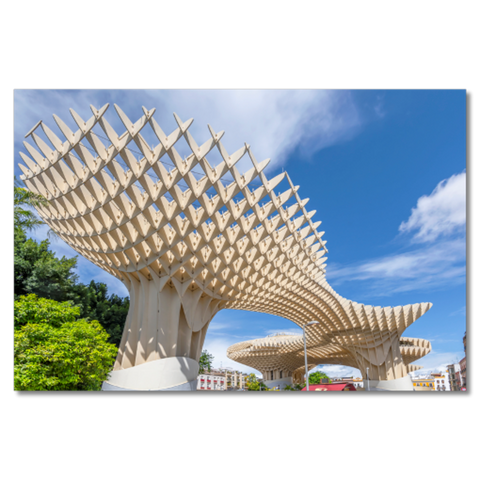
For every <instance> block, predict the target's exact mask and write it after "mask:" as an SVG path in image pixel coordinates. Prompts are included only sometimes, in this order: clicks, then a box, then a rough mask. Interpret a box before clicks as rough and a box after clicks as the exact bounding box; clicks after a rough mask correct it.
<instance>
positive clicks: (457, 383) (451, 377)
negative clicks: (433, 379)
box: [447, 363, 463, 392]
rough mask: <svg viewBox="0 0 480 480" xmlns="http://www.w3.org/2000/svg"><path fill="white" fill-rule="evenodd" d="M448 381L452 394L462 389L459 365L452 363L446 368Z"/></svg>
mask: <svg viewBox="0 0 480 480" xmlns="http://www.w3.org/2000/svg"><path fill="white" fill-rule="evenodd" d="M447 372H448V381H449V382H450V390H452V391H454V392H458V391H460V389H461V388H462V386H463V384H462V376H461V368H460V364H459V363H453V364H452V365H448V366H447Z"/></svg>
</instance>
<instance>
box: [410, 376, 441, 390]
mask: <svg viewBox="0 0 480 480" xmlns="http://www.w3.org/2000/svg"><path fill="white" fill-rule="evenodd" d="M412 382H413V388H414V389H415V391H416V392H433V391H435V379H434V378H433V377H429V376H424V377H423V378H422V377H418V378H413V379H412Z"/></svg>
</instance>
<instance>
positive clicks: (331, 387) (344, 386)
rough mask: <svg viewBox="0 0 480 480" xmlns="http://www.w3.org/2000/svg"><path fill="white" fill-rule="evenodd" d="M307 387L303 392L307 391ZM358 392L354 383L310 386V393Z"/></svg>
mask: <svg viewBox="0 0 480 480" xmlns="http://www.w3.org/2000/svg"><path fill="white" fill-rule="evenodd" d="M306 390H307V387H305V388H303V389H302V391H306ZM335 390H336V391H339V390H341V391H356V390H357V389H356V388H355V385H353V384H352V383H329V384H328V383H325V384H323V385H309V389H308V391H309V392H311V391H314V392H316V391H318V392H322V391H323V392H328V391H335Z"/></svg>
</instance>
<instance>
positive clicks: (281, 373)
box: [280, 370, 283, 378]
mask: <svg viewBox="0 0 480 480" xmlns="http://www.w3.org/2000/svg"><path fill="white" fill-rule="evenodd" d="M280 378H283V372H282V371H281V370H280Z"/></svg>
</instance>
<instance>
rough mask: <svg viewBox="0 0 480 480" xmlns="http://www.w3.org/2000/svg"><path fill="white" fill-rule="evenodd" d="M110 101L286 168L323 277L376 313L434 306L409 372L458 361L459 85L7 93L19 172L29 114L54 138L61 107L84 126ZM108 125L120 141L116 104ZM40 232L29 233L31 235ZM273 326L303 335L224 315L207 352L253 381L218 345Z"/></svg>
mask: <svg viewBox="0 0 480 480" xmlns="http://www.w3.org/2000/svg"><path fill="white" fill-rule="evenodd" d="M107 102H108V103H110V105H111V107H113V103H116V104H118V105H119V106H120V107H121V108H122V109H123V110H124V111H125V113H126V114H127V115H128V116H129V117H130V118H131V119H135V120H136V119H138V118H139V117H140V116H141V115H142V111H141V106H142V105H144V106H145V107H147V108H148V109H151V108H152V107H155V108H156V109H157V110H156V113H155V118H156V120H157V122H158V123H159V124H160V126H161V127H162V128H163V130H164V131H166V132H167V133H170V132H171V131H173V130H174V129H175V128H176V123H175V120H174V118H173V115H172V113H173V112H176V113H177V114H178V115H179V116H180V117H181V119H182V120H186V119H188V118H191V117H193V118H194V119H195V121H194V123H193V125H192V127H191V129H190V131H191V133H192V134H193V136H194V137H195V139H196V140H197V143H200V142H202V140H203V141H205V140H206V139H207V138H208V137H209V135H210V134H209V132H208V128H207V123H208V124H210V125H211V126H212V127H213V128H214V129H215V130H216V131H220V130H225V132H226V133H225V135H224V137H223V139H222V142H223V143H224V145H225V146H226V148H227V150H228V151H235V150H237V149H238V148H240V147H241V146H242V145H243V143H244V142H247V143H248V144H249V145H251V147H252V151H253V153H254V154H255V156H256V158H257V160H264V159H265V158H271V159H272V161H271V163H270V165H269V167H268V171H267V175H268V176H274V175H275V174H277V173H279V172H281V171H282V169H285V170H287V171H288V172H289V175H290V177H291V178H292V180H293V182H294V183H295V184H296V185H300V187H301V188H300V192H299V193H300V195H301V196H302V198H305V197H308V198H310V203H309V204H308V207H309V209H315V210H316V211H317V213H316V214H315V217H314V220H316V221H319V220H321V221H322V225H321V227H320V230H324V231H325V236H324V238H325V239H326V240H327V241H328V249H329V254H328V262H327V263H328V265H327V279H328V281H329V282H330V284H331V285H332V286H333V287H334V288H335V290H336V291H337V292H338V293H339V294H341V295H342V296H344V297H347V298H350V299H352V300H355V301H358V302H361V303H365V304H373V305H381V306H395V305H403V304H409V303H417V302H432V303H433V308H432V309H431V310H430V311H429V312H427V314H425V315H424V316H423V317H421V318H420V319H419V320H418V321H417V322H416V323H415V324H413V325H412V326H411V327H409V328H408V329H407V330H406V331H405V333H404V336H412V337H420V338H426V339H428V340H430V341H431V342H432V347H433V349H432V353H431V354H429V355H428V356H427V357H425V358H424V359H421V360H420V361H419V362H417V363H419V364H421V365H423V366H425V367H426V370H434V369H441V368H444V366H445V365H446V364H448V363H451V362H454V361H456V360H460V359H461V358H462V357H463V344H462V338H463V334H464V332H465V328H466V308H465V306H466V288H465V280H466V278H465V268H466V263H465V255H466V236H465V218H466V215H465V213H466V212H465V203H466V197H465V186H466V183H465V168H466V142H465V137H466V125H465V121H466V111H465V108H466V94H465V91H464V90H419V91H415V90H407V91H395V90H387V91H380V90H365V91H345V90H339V91H335V90H334V91H318V90H317V91H312V90H265V91H261V90H257V91H256V90H246V91H241V90H237V91H235V90H173V91H168V90H163V91H158V90H147V91H141V90H113V91H112V90H83V91H67V90H61V91H52V90H17V91H15V104H14V108H15V117H14V119H15V139H14V140H15V173H16V175H17V177H18V176H19V174H20V173H21V172H20V170H19V168H18V166H17V163H19V161H20V156H19V152H20V151H22V152H25V148H24V147H23V145H22V142H23V140H24V139H23V136H24V135H25V133H26V132H28V131H29V130H30V129H31V128H32V127H33V126H34V125H35V124H36V123H37V122H38V121H39V120H40V119H42V120H43V121H44V122H45V123H46V124H47V125H48V126H49V127H50V128H51V129H52V130H54V131H55V132H57V131H58V129H57V127H56V125H55V122H54V120H53V118H52V116H51V115H52V114H53V113H55V114H56V115H58V116H59V117H60V118H62V120H64V121H65V122H66V123H67V125H69V126H70V127H71V128H72V129H73V128H74V123H73V120H72V119H71V117H70V114H69V112H68V109H69V108H73V109H74V110H75V111H76V112H78V113H79V114H80V115H81V116H82V117H83V118H89V117H90V115H91V113H90V109H89V105H90V104H93V105H95V106H96V107H99V106H102V105H104V104H105V103H107ZM106 117H107V119H108V121H109V122H110V123H112V125H113V126H114V127H115V128H116V129H117V132H123V130H124V129H123V128H122V126H120V124H119V122H118V120H117V117H116V114H115V113H114V110H113V108H111V109H109V111H108V112H107V114H106ZM59 136H61V135H59ZM180 153H182V152H181V151H180ZM212 162H213V163H215V158H213V159H212ZM245 167H248V166H247V165H246V164H245ZM239 168H240V169H241V168H242V164H241V163H240V167H239ZM45 233H46V230H45V229H40V230H38V231H37V232H36V233H35V236H36V237H37V238H39V239H40V238H44V236H45ZM52 248H53V249H55V250H56V251H57V252H58V254H59V255H66V256H72V255H76V252H74V251H73V250H72V249H70V247H68V246H67V245H66V244H64V243H63V242H62V241H60V240H58V241H56V242H55V243H53V244H52ZM78 265H79V268H78V274H79V275H80V279H81V281H83V282H88V281H90V280H91V279H92V278H93V279H95V280H96V281H103V282H105V283H107V285H108V286H109V291H110V292H115V293H117V294H119V295H127V294H128V292H127V291H126V289H125V287H124V286H123V285H122V284H121V282H119V281H118V280H116V279H114V278H113V277H111V276H109V275H108V274H107V273H106V272H104V271H103V270H101V269H99V268H98V267H96V266H94V265H93V264H91V263H90V262H88V261H87V260H85V259H83V258H82V257H80V256H79V257H78ZM282 331H285V332H298V333H300V332H301V330H300V329H299V328H298V327H296V325H294V324H293V323H292V322H290V321H288V320H285V319H282V318H278V317H273V316H270V315H266V314H255V313H250V312H240V311H231V310H224V311H222V312H220V313H219V314H217V316H216V317H215V318H214V320H213V321H212V323H211V325H210V328H209V331H208V334H207V338H206V342H205V347H206V348H207V349H208V350H209V351H210V352H212V353H213V354H214V356H215V361H214V364H215V365H216V366H220V364H222V366H224V367H225V366H232V367H233V366H236V367H240V368H242V369H243V370H244V371H247V372H250V371H253V370H252V369H249V368H247V367H243V366H239V365H238V364H235V362H232V361H231V360H229V359H227V357H226V348H227V347H228V346H229V345H231V344H233V343H236V342H239V341H242V340H247V339H251V338H258V337H261V336H265V335H267V334H270V333H274V332H282ZM321 368H322V370H325V371H327V372H328V373H330V374H342V375H349V374H352V373H353V374H355V373H357V372H354V371H353V370H352V369H350V368H348V367H338V366H322V367H321Z"/></svg>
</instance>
